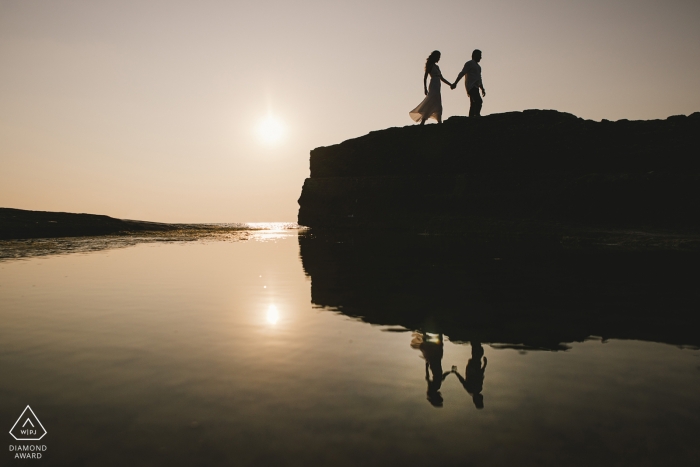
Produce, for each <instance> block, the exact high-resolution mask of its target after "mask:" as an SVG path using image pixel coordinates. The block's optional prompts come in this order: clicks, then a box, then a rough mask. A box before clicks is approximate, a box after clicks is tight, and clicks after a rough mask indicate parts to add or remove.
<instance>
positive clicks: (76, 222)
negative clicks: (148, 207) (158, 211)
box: [0, 208, 182, 240]
mask: <svg viewBox="0 0 700 467" xmlns="http://www.w3.org/2000/svg"><path fill="white" fill-rule="evenodd" d="M180 228H182V226H180V225H176V224H161V223H157V222H142V221H129V220H122V219H115V218H113V217H109V216H101V215H96V214H73V213H68V212H47V211H25V210H23V209H10V208H0V239H2V240H9V239H18V238H53V237H79V236H92V235H112V234H120V233H127V232H128V233H135V232H155V231H157V232H162V231H172V230H177V229H180Z"/></svg>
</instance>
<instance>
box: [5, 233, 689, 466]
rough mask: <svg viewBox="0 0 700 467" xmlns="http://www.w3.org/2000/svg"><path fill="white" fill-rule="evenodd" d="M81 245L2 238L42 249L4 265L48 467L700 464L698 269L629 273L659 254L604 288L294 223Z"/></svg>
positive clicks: (12, 375)
mask: <svg viewBox="0 0 700 467" xmlns="http://www.w3.org/2000/svg"><path fill="white" fill-rule="evenodd" d="M299 235H301V238H299ZM67 242H68V243H64V244H62V243H61V242H60V241H59V242H54V243H52V244H51V245H48V246H47V245H44V246H42V247H41V248H39V253H38V254H37V255H34V256H32V255H31V254H30V255H27V254H26V251H31V248H27V247H26V244H24V246H21V245H20V246H18V244H17V243H15V244H12V243H4V244H3V246H0V248H4V250H5V251H4V253H5V254H4V256H5V257H8V256H24V257H23V258H19V259H17V258H6V259H4V260H2V261H0V320H1V323H2V325H1V326H0V375H1V377H0V427H5V429H6V430H9V429H10V428H11V427H12V425H13V424H14V423H15V420H16V419H17V417H18V416H19V415H20V413H21V412H22V410H23V409H24V407H26V405H27V404H29V405H30V406H31V407H32V409H33V410H34V412H35V413H36V415H37V416H38V418H39V419H40V420H41V423H42V424H43V425H44V427H45V428H46V430H47V432H48V434H47V435H46V437H44V438H43V439H42V440H41V441H40V442H38V443H28V444H42V445H46V446H47V450H46V452H45V453H44V456H43V459H41V460H35V461H31V462H33V463H36V464H38V465H56V466H58V465H61V466H63V465H76V466H79V465H99V466H124V465H139V466H140V465H169V466H170V465H186V466H195V465H244V466H245V465H256V466H258V465H333V466H342V465H352V466H354V465H384V466H385V465H417V464H434V465H474V466H476V465H515V464H517V465H537V466H541V465H594V464H596V465H681V464H684V465H686V464H693V463H697V461H698V459H700V448H699V447H698V443H697V439H698V436H699V435H700V392H699V391H698V390H699V389H700V351H698V350H697V347H695V346H696V345H697V342H696V341H695V339H697V335H696V334H697V332H696V330H697V328H692V329H691V330H690V331H689V330H688V328H689V326H688V325H687V323H683V322H682V316H683V315H684V313H687V309H686V308H688V307H694V306H696V304H697V301H696V299H697V296H696V295H695V294H696V292H695V291H694V289H695V288H694V287H691V286H690V285H689V284H690V283H691V282H692V283H693V284H694V283H695V282H696V279H697V277H695V278H691V280H690V281H689V283H688V284H686V283H680V284H679V283H678V281H673V283H664V282H663V280H662V279H659V278H655V276H653V275H652V278H651V279H648V280H651V281H652V282H653V284H650V283H644V282H643V281H642V283H640V282H639V281H638V280H637V279H638V278H636V276H634V275H632V276H630V277H631V278H630V279H629V280H627V281H622V282H615V281H616V280H617V281H620V280H621V279H620V278H619V274H618V272H619V269H616V266H615V264H617V265H618V266H619V265H620V264H625V265H631V266H629V267H631V268H633V269H634V270H639V267H638V266H637V265H635V263H634V261H636V260H635V258H636V256H635V257H623V258H621V259H620V260H619V261H618V262H617V263H615V264H612V265H607V266H605V265H603V267H601V268H600V269H599V274H598V275H593V276H594V277H592V278H591V275H590V274H588V272H590V271H589V269H587V266H586V264H588V263H585V262H584V263H585V264H584V263H582V262H581V261H584V260H583V259H581V258H589V260H590V258H591V257H592V256H591V255H589V254H584V255H579V256H580V257H579V256H575V257H572V256H566V255H564V256H561V255H560V254H559V253H557V254H556V255H554V256H552V255H549V254H548V253H547V254H544V253H541V252H539V250H538V251H537V252H536V253H533V255H532V256H527V257H525V258H523V257H518V256H517V255H516V254H514V253H513V251H511V250H508V249H507V248H501V247H497V249H499V251H498V252H496V253H493V252H492V251H491V250H490V249H489V248H491V247H489V248H475V249H474V250H473V251H472V250H470V249H469V248H466V249H463V248H462V249H460V253H459V255H454V254H452V253H449V252H447V253H446V252H445V251H444V249H441V248H440V247H430V248H428V253H430V254H428V253H425V251H426V250H425V248H423V249H421V247H419V248H412V249H405V248H404V249H401V248H398V249H397V250H392V251H389V252H388V253H387V254H386V256H384V257H382V255H381V254H379V255H377V254H375V253H373V252H371V251H370V252H368V251H367V250H366V249H365V248H364V247H363V245H362V244H361V242H360V243H356V242H353V241H347V240H335V239H324V240H319V239H315V238H314V237H313V236H310V235H308V234H306V233H303V232H301V233H299V232H297V231H295V230H280V231H258V232H240V233H236V234H232V235H228V236H226V237H225V238H220V239H211V238H209V239H198V240H195V241H189V242H183V241H174V242H158V241H154V240H153V239H150V240H149V241H147V242H144V243H140V242H124V241H120V240H112V241H111V243H110V242H104V241H102V243H99V242H96V241H94V240H71V241H67ZM71 242H72V243H71ZM76 242H77V243H76ZM81 242H82V243H81ZM76 245H77V246H76ZM494 248H495V247H494ZM517 249H518V248H516V250H517ZM18 251H20V253H17V252H18ZM382 251H388V250H382ZM528 251H532V250H531V249H529V250H528ZM22 252H24V253H22ZM61 252H64V253H65V252H69V253H66V254H55V253H61ZM411 252H417V253H411ZM479 252H482V253H483V254H482V253H479ZM363 255H364V256H363ZM494 255H501V256H494ZM632 256H634V255H632ZM455 258H457V259H455ZM465 258H467V259H465ZM468 258H472V259H471V260H469V259H468ZM533 258H537V259H533ZM543 258H544V259H543ZM593 258H595V255H593ZM677 260H678V261H685V259H683V258H681V259H678V258H676V259H671V261H677ZM690 260H692V261H695V258H690ZM509 261H510V262H509ZM664 261H666V259H664ZM641 263H643V264H648V258H647V257H644V258H642V260H641ZM568 265H572V266H568ZM571 271H576V273H573V272H571ZM580 271H583V272H580ZM611 271H612V272H611ZM616 271H617V272H616ZM606 274H607V275H606ZM630 274H631V273H630ZM660 274H661V275H660V276H659V277H662V276H663V277H667V276H668V271H662V272H661V273H660ZM623 275H624V274H623ZM642 275H643V276H644V277H647V278H648V277H649V275H648V274H642ZM586 277H589V278H590V281H589V282H586V280H585V278H586ZM601 277H602V279H601ZM533 281H534V282H533ZM582 282H583V284H582ZM522 284H525V286H523V285H522ZM572 284H573V285H572ZM654 284H656V288H655V287H654ZM659 284H660V285H659ZM659 287H661V289H659ZM601 291H602V292H601ZM653 297H657V299H656V301H655V299H654V298H653ZM659 297H660V298H659ZM664 303H665V304H666V305H665V306H664ZM630 309H631V310H632V311H631V312H630V313H633V315H630V314H629V313H628V311H629V310H630ZM610 310H623V311H624V313H623V312H620V313H622V314H615V312H612V311H610ZM625 310H627V311H625ZM636 310H638V311H636ZM609 311H610V313H608V312H609ZM634 313H637V314H638V316H639V320H637V319H636V318H634V319H631V318H630V316H637V315H636V314H634ZM609 315H612V316H617V318H615V319H613V320H612V321H611V320H609V319H607V318H606V319H603V318H601V316H609ZM492 316H495V317H496V318H489V317H492ZM655 316H656V317H659V316H662V317H663V316H671V317H672V318H673V319H671V323H670V324H668V320H666V319H664V320H662V321H659V322H654V321H653V318H654V317H655ZM618 318H619V319H618ZM650 320H651V321H650ZM664 323H665V324H664ZM679 324H680V325H679ZM664 326H666V327H665V328H664ZM679 328H682V329H679ZM416 331H418V332H416ZM423 331H425V332H426V334H423ZM441 332H442V333H443V334H444V337H443V342H444V344H443V345H442V346H441V345H440V344H439V343H438V342H439V335H440V333H441ZM604 333H605V334H607V335H606V336H603V337H602V338H601V337H589V336H590V335H591V334H598V335H600V334H604ZM620 337H626V338H627V339H621V338H620ZM653 341H656V342H653ZM421 342H422V343H421ZM535 349H539V350H535ZM481 352H483V355H484V356H485V357H486V359H487V362H488V363H487V364H486V367H485V368H483V364H484V360H482V359H481ZM427 363H429V364H427ZM453 365H454V366H456V372H454V373H449V372H450V370H451V368H452V366H453ZM468 365H469V368H467V366H468ZM426 372H427V380H426ZM441 372H448V374H447V376H446V377H445V379H444V381H443V382H442V383H441V384H440V382H439V380H440V377H439V376H437V377H434V376H435V374H437V375H439V374H440V373H441ZM465 378H466V379H465ZM5 442H6V444H7V445H8V446H9V445H11V444H14V445H17V444H20V443H19V442H16V441H14V440H13V439H12V437H11V436H10V435H9V434H7V435H6V436H5ZM3 451H4V453H3V454H1V455H0V464H2V465H14V464H15V462H16V461H14V460H13V459H12V458H13V453H12V452H9V451H8V448H7V447H3ZM24 462H29V461H24ZM19 463H21V462H17V464H19Z"/></svg>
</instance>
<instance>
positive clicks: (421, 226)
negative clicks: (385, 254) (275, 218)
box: [299, 110, 700, 232]
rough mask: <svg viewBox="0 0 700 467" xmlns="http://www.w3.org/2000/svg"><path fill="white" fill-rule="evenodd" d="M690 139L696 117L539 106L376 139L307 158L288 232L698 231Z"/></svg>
mask: <svg viewBox="0 0 700 467" xmlns="http://www.w3.org/2000/svg"><path fill="white" fill-rule="evenodd" d="M699 135H700V112H696V113H694V114H692V115H690V116H674V117H669V118H668V119H666V120H652V121H627V120H620V121H617V122H609V121H606V120H603V121H602V122H594V121H590V120H583V119H580V118H577V117H575V116H573V115H571V114H566V113H561V112H556V111H546V110H528V111H524V112H510V113H505V114H496V115H490V116H486V117H482V118H479V119H469V118H466V117H452V118H450V119H448V120H447V121H446V122H445V123H444V124H443V125H426V126H424V127H420V126H407V127H403V128H389V129H386V130H381V131H375V132H371V133H370V134H368V135H365V136H363V137H360V138H356V139H352V140H348V141H345V142H343V143H341V144H338V145H335V146H330V147H321V148H317V149H314V150H313V151H311V166H310V168H311V176H310V178H308V179H306V181H305V183H304V187H303V190H302V194H301V197H300V198H299V205H300V209H299V224H301V225H305V226H309V227H319V228H344V229H346V228H363V229H366V228H380V229H404V230H406V229H408V230H413V231H436V232H445V231H456V232H464V231H473V230H474V229H477V230H478V229H479V228H488V229H491V228H496V229H499V228H504V227H506V228H512V227H513V226H514V225H515V226H518V227H523V226H529V227H528V228H532V227H533V226H537V228H542V227H543V226H546V227H547V228H553V229H555V230H557V229H560V228H561V227H562V226H575V227H614V228H642V229H652V230H654V229H666V230H681V231H698V230H700V217H699V216H698V215H697V214H698V212H700V183H698V182H700V136H699Z"/></svg>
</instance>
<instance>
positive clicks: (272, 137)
mask: <svg viewBox="0 0 700 467" xmlns="http://www.w3.org/2000/svg"><path fill="white" fill-rule="evenodd" d="M258 135H259V136H260V139H261V140H262V141H263V142H264V143H265V144H275V143H277V142H279V141H280V140H281V139H282V137H283V136H284V125H282V122H280V121H279V120H278V119H276V118H275V117H272V116H269V117H266V118H265V119H264V120H262V121H261V122H260V124H259V125H258Z"/></svg>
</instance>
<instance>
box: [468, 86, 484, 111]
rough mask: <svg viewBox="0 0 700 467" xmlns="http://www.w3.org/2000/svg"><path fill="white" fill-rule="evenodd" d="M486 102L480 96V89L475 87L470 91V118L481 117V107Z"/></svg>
mask: <svg viewBox="0 0 700 467" xmlns="http://www.w3.org/2000/svg"><path fill="white" fill-rule="evenodd" d="M483 103H484V101H483V99H481V96H480V95H479V87H478V86H474V87H473V88H471V90H470V91H469V116H470V117H480V116H481V106H482V105H483Z"/></svg>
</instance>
